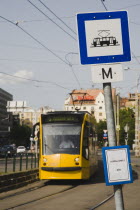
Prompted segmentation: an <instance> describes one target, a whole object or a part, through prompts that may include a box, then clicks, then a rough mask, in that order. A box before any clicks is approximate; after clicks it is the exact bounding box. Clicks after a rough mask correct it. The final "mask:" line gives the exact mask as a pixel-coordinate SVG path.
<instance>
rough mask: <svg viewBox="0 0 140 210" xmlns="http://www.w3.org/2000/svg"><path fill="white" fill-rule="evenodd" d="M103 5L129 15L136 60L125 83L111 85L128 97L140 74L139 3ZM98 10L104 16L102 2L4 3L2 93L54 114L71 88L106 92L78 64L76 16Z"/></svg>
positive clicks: (112, 0)
mask: <svg viewBox="0 0 140 210" xmlns="http://www.w3.org/2000/svg"><path fill="white" fill-rule="evenodd" d="M41 2H42V3H41ZM104 4H105V6H106V9H107V10H108V11H116V10H127V11H128V16H129V31H130V42H131V54H132V60H131V62H127V63H123V68H125V69H126V68H127V67H129V70H127V71H126V70H124V80H123V81H122V82H117V83H112V87H119V91H120V94H121V96H128V93H129V92H131V93H133V92H135V91H136V84H137V78H138V76H139V74H140V68H139V65H140V12H139V11H140V0H133V1H132V0H123V1H122V0H105V1H104ZM98 11H105V7H104V5H103V4H102V2H101V0H86V1H84V0H70V1H67V0H59V1H57V0H40V1H39V0H30V2H29V1H28V0H0V16H1V18H0V32H1V33H0V88H2V89H4V90H6V91H8V92H9V93H11V94H12V95H13V97H14V100H17V101H22V100H24V101H27V104H28V106H31V107H33V108H39V107H41V106H50V107H51V108H54V109H56V110H62V109H63V106H64V100H65V99H66V98H67V97H68V96H69V93H70V92H71V91H72V90H73V89H81V88H82V89H89V88H102V84H94V83H93V82H92V78H91V67H90V65H84V66H82V65H81V64H80V61H79V49H78V41H77V35H76V34H77V23H76V14H77V13H83V12H84V13H88V12H98ZM57 17H59V18H60V19H58V18H57ZM62 21H63V22H64V23H65V24H64V23H63V22H62ZM69 64H70V65H69Z"/></svg>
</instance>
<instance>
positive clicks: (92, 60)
mask: <svg viewBox="0 0 140 210" xmlns="http://www.w3.org/2000/svg"><path fill="white" fill-rule="evenodd" d="M77 24H78V37H79V49H80V58H81V64H100V63H118V62H126V61H130V60H131V55H130V43H129V30H128V17H127V12H126V11H115V12H99V13H83V14H77Z"/></svg>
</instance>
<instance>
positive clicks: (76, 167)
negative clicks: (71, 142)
mask: <svg viewBox="0 0 140 210" xmlns="http://www.w3.org/2000/svg"><path fill="white" fill-rule="evenodd" d="M39 178H40V179H82V167H81V159H80V155H69V154H54V155H47V156H42V160H41V164H40V174H39Z"/></svg>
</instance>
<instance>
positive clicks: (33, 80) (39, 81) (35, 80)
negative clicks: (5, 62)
mask: <svg viewBox="0 0 140 210" xmlns="http://www.w3.org/2000/svg"><path fill="white" fill-rule="evenodd" d="M0 74H4V75H6V76H10V77H14V78H17V79H23V80H27V81H32V82H38V83H50V84H53V85H56V86H58V87H60V88H63V89H66V90H70V89H68V88H66V87H63V86H61V85H59V84H57V83H55V82H50V81H45V80H37V79H29V78H25V77H20V76H16V75H11V74H8V73H5V72H0Z"/></svg>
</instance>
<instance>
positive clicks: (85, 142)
mask: <svg viewBox="0 0 140 210" xmlns="http://www.w3.org/2000/svg"><path fill="white" fill-rule="evenodd" d="M88 139H89V127H87V125H86V124H85V127H84V134H83V148H82V154H83V157H84V158H85V159H87V160H88V159H89V150H88V144H89V142H88Z"/></svg>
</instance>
